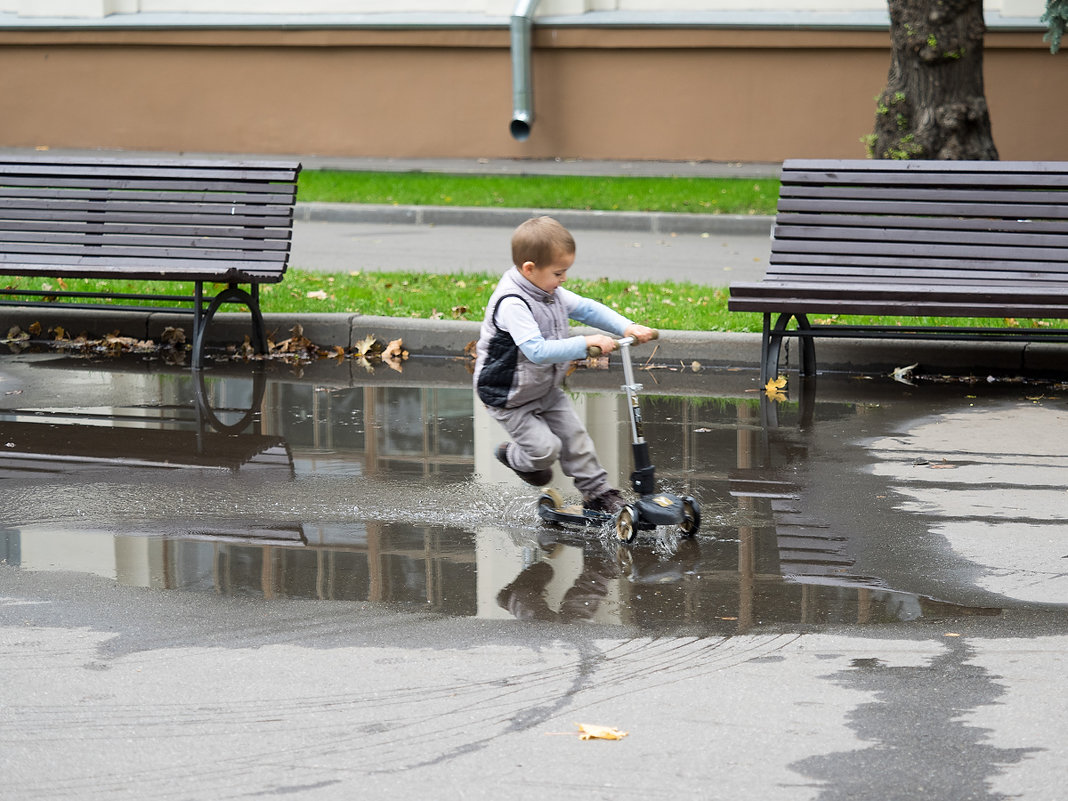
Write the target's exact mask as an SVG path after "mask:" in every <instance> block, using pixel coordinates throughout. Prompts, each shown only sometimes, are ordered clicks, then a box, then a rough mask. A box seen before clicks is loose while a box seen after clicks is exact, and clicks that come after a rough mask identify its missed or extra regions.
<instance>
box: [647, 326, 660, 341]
mask: <svg viewBox="0 0 1068 801" xmlns="http://www.w3.org/2000/svg"><path fill="white" fill-rule="evenodd" d="M649 339H660V332H659V331H657V330H656V329H655V328H654V329H653V335H652V336H651V337H649Z"/></svg>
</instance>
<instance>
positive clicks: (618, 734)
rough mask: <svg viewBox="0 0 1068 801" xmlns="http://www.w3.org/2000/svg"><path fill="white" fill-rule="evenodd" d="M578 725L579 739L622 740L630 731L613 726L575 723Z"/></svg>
mask: <svg viewBox="0 0 1068 801" xmlns="http://www.w3.org/2000/svg"><path fill="white" fill-rule="evenodd" d="M575 725H576V726H578V727H579V739H580V740H622V739H623V738H624V737H626V736H627V735H628V734H629V733H630V732H625V731H620V730H619V729H617V728H615V727H614V726H594V725H593V724H590V723H576V724H575Z"/></svg>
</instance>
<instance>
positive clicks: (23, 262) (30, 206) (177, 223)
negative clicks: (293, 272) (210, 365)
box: [0, 153, 300, 368]
mask: <svg viewBox="0 0 1068 801" xmlns="http://www.w3.org/2000/svg"><path fill="white" fill-rule="evenodd" d="M299 172H300V164H299V163H296V162H289V161H223V160H193V159H147V158H124V157H108V158H105V157H99V158H98V157H69V156H64V157H55V156H50V155H48V154H45V153H42V154H40V155H38V156H0V275H2V276H37V277H47V278H56V279H60V281H62V280H63V279H71V278H90V279H105V280H122V279H130V280H136V281H166V282H183V284H186V285H187V282H191V283H192V294H191V295H186V294H176V293H175V292H174V291H173V288H172V289H171V291H170V292H164V291H161V293H159V294H133V293H121V292H118V291H113V290H110V289H107V288H102V289H100V290H99V291H67V290H66V289H65V288H64V287H63V286H62V285H61V286H60V287H58V288H56V287H52V288H49V289H47V290H46V291H34V290H30V289H25V288H20V287H18V285H17V284H18V282H17V280H16V281H14V282H12V281H8V280H7V279H0V304H6V305H20V306H27V305H29V306H42V307H47V308H49V309H52V310H55V309H57V308H64V307H79V308H85V307H87V306H95V305H99V302H100V301H103V300H109V301H120V303H118V304H115V305H111V306H109V307H108V308H109V309H111V310H116V311H134V310H136V311H140V312H144V311H145V307H144V306H140V307H139V306H132V305H124V304H123V303H122V302H128V301H156V302H161V301H162V302H164V303H167V304H180V305H178V306H173V305H172V306H164V307H163V308H162V309H160V308H158V307H157V309H156V310H157V311H159V310H166V311H170V312H182V313H187V314H192V316H193V325H192V334H193V336H192V342H193V355H192V362H193V366H194V367H197V368H199V367H200V366H201V365H202V364H203V357H204V347H205V344H206V337H205V332H206V331H207V329H208V327H209V325H210V324H211V321H212V319H213V318H214V316H215V313H216V312H217V311H218V310H219V308H220V307H221V306H222V305H223V304H226V303H237V304H241V305H244V306H246V307H247V308H248V310H249V314H250V315H251V318H252V333H253V337H252V342H253V344H254V345H255V346H256V347H257V348H258V349H259V351H260V352H264V351H265V350H266V333H265V331H264V325H263V317H262V315H261V313H260V309H259V285H260V284H264V283H277V282H279V281H281V280H282V278H283V276H284V274H285V270H286V265H287V263H288V259H289V250H290V239H291V236H292V227H293V206H294V202H295V200H296V190H297V175H298V174H299ZM214 285H225V287H224V288H222V289H221V290H218V291H217V290H216V289H215V288H214ZM243 286H247V287H248V288H247V289H244V288H242V287H243ZM162 289H163V288H161V290H162ZM180 291H181V290H180ZM209 292H216V294H214V295H209V294H208V293H209ZM28 298H38V299H37V300H28ZM60 298H62V299H64V300H65V301H66V302H65V303H64V304H63V305H60V304H57V303H56V302H55V300H56V299H60ZM4 330H5V331H6V328H5V329H4ZM2 333H3V332H0V334H2Z"/></svg>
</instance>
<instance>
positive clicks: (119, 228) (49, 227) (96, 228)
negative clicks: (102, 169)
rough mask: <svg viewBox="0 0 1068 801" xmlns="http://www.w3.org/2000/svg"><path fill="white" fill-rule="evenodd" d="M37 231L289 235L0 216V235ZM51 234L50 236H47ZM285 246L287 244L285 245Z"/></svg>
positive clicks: (281, 239) (284, 239)
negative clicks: (13, 218)
mask: <svg viewBox="0 0 1068 801" xmlns="http://www.w3.org/2000/svg"><path fill="white" fill-rule="evenodd" d="M23 233H25V234H26V235H29V236H33V235H37V236H38V237H39V236H40V234H45V233H47V234H50V235H51V234H64V233H70V234H108V235H109V236H120V237H121V236H176V237H183V236H184V237H222V238H224V239H225V238H231V239H232V238H241V239H243V240H245V241H249V240H252V241H256V242H264V243H266V242H274V241H278V243H279V244H278V246H279V247H282V246H283V245H285V243H288V241H289V240H290V238H291V234H292V232H291V231H290V230H289V228H282V227H274V228H266V227H259V226H258V227H255V228H247V227H246V228H243V227H241V226H238V225H231V226H228V225H152V224H149V223H112V222H109V223H100V222H84V221H81V220H69V221H62V220H5V219H3V218H0V239H6V238H8V237H11V236H16V237H17V236H21V235H22V234H23ZM49 238H51V236H49ZM286 246H288V245H286Z"/></svg>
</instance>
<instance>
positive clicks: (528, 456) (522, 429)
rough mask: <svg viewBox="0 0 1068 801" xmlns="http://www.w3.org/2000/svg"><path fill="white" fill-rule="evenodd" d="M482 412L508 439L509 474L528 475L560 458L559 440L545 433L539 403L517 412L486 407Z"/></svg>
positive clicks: (545, 424) (551, 434)
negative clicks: (499, 425) (511, 472)
mask: <svg viewBox="0 0 1068 801" xmlns="http://www.w3.org/2000/svg"><path fill="white" fill-rule="evenodd" d="M486 410H487V411H488V412H489V414H490V417H492V418H493V419H494V420H496V421H497V422H498V423H500V424H501V425H502V426H503V427H504V430H505V431H507V432H508V436H509V437H511V440H512V444H511V447H509V448H508V463H509V465H510V466H511V468H512V469H513V470H517V471H522V472H526V473H530V472H536V471H538V470H547V469H549V468H551V467H552V466H553V464H554V463H555V462H556V459H557V457H559V455H560V447H561V444H560V438H559V437H557V436H556V435H555V434H554V433H553V432H552V431H550V430H549V426H548V424H547V423H546V422H545V420H544V419H543V418H542V416H541V411H542V404H541V403H540V402H538V401H534V402H532V403H528V404H525V405H523V406H520V407H519V408H517V409H499V408H496V407H493V406H487V407H486Z"/></svg>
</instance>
